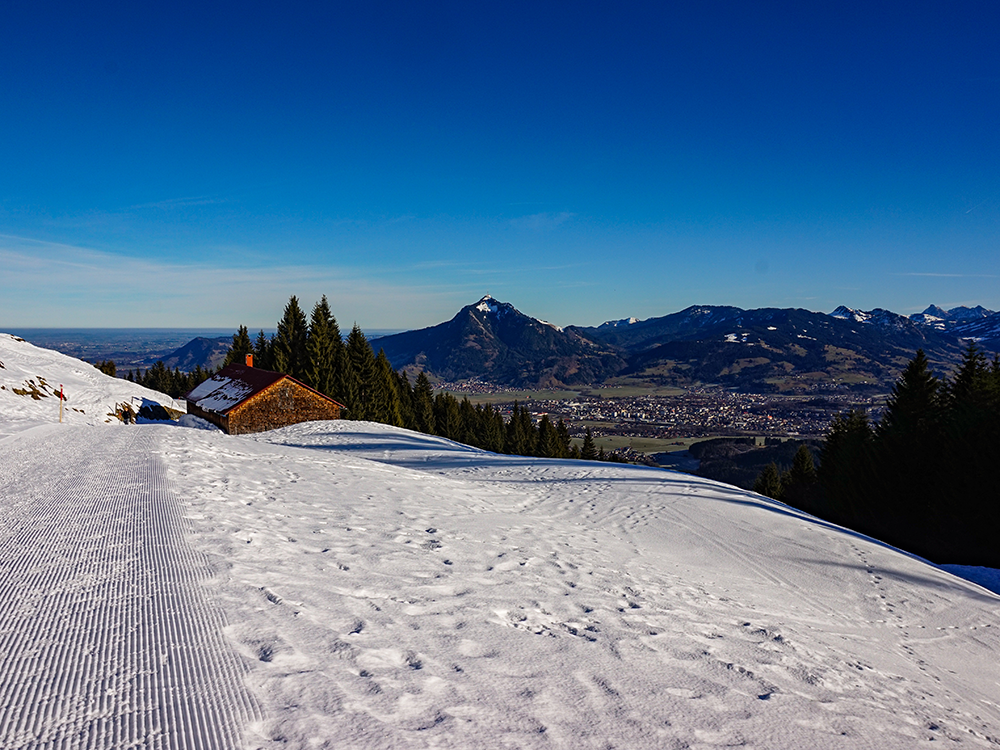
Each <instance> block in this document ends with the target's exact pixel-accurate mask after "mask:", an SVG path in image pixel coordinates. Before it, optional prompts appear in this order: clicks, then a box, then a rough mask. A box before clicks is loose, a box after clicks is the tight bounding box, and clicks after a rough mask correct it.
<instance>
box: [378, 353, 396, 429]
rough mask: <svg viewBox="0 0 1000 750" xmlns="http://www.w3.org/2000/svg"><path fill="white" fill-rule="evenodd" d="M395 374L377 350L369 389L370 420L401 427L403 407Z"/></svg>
mask: <svg viewBox="0 0 1000 750" xmlns="http://www.w3.org/2000/svg"><path fill="white" fill-rule="evenodd" d="M398 388H399V385H398V383H397V380H396V372H395V370H393V369H392V365H391V364H389V358H388V357H386V356H385V350H384V349H379V352H378V356H377V357H376V358H375V378H374V382H373V384H372V388H371V394H372V395H371V419H373V420H374V421H376V422H382V423H383V424H391V425H393V426H395V427H402V426H403V405H402V403H401V401H400V398H399V390H398Z"/></svg>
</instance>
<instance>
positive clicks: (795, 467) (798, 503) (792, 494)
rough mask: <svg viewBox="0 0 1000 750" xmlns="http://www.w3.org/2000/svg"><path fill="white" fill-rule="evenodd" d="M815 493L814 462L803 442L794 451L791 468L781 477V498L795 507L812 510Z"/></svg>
mask: <svg viewBox="0 0 1000 750" xmlns="http://www.w3.org/2000/svg"><path fill="white" fill-rule="evenodd" d="M816 495H817V485H816V464H815V462H814V461H813V456H812V453H811V452H810V450H809V448H808V447H807V446H806V445H805V443H803V444H802V445H800V446H799V448H798V450H797V451H795V456H794V457H793V458H792V468H791V469H789V470H788V472H787V473H786V474H785V475H782V477H781V500H782V502H784V503H787V504H788V505H791V506H792V507H795V508H801V509H802V510H812V508H813V505H814V504H815V502H816Z"/></svg>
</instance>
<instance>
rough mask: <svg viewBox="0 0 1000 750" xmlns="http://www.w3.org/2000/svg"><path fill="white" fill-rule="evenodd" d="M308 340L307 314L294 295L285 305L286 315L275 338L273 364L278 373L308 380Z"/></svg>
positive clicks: (283, 316) (282, 317)
mask: <svg viewBox="0 0 1000 750" xmlns="http://www.w3.org/2000/svg"><path fill="white" fill-rule="evenodd" d="M306 340H307V324H306V314H305V313H304V312H302V308H301V307H299V300H298V298H297V297H296V296H295V295H294V294H293V295H292V296H291V297H290V298H289V300H288V304H287V305H285V312H284V315H282V316H281V320H279V321H278V332H277V334H275V337H274V342H273V350H274V353H273V364H274V369H275V371H276V372H281V373H284V374H286V375H291V376H292V377H293V378H295V379H296V380H301V381H303V382H304V381H306V380H307V379H308V374H307V370H308V367H309V357H308V354H307V352H306Z"/></svg>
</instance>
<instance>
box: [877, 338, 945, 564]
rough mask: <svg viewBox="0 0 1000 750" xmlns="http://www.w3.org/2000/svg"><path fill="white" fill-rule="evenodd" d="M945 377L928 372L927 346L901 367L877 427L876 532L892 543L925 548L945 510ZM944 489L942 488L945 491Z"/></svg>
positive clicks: (932, 542) (914, 549)
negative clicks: (940, 466) (940, 465)
mask: <svg viewBox="0 0 1000 750" xmlns="http://www.w3.org/2000/svg"><path fill="white" fill-rule="evenodd" d="M943 401H944V399H943V398H942V389H941V382H940V381H939V380H938V379H937V378H936V377H934V375H933V374H931V372H930V368H929V363H928V361H927V357H926V356H925V355H924V352H923V350H917V353H916V356H915V357H914V358H913V359H912V360H911V361H910V363H909V364H908V365H907V366H906V368H905V369H904V370H903V373H902V375H900V378H899V380H898V381H897V382H896V384H895V386H893V389H892V394H891V395H890V396H889V399H888V401H887V402H886V408H885V412H884V413H883V415H882V419H881V421H880V422H879V425H878V427H877V429H876V438H877V440H876V451H875V463H876V468H877V475H878V479H879V483H878V484H879V486H878V487H877V492H876V493H875V494H874V498H875V500H876V503H877V504H876V507H875V508H874V509H873V510H874V511H875V516H876V519H877V523H876V530H875V531H874V533H876V534H877V535H878V536H880V538H883V539H885V540H886V541H889V542H890V543H897V544H902V540H904V539H905V540H910V541H907V544H910V545H911V546H910V548H911V549H913V551H915V552H917V553H918V554H927V552H926V550H927V545H928V544H932V545H933V544H934V540H933V539H932V536H933V534H934V532H933V530H932V528H933V526H934V525H935V523H939V522H940V520H941V517H942V514H943V513H944V512H945V511H944V509H943V508H942V507H941V499H942V497H943V496H947V492H946V488H945V487H943V486H942V484H943V477H942V476H941V472H940V471H939V470H938V469H937V467H936V464H937V462H938V460H940V451H941V448H942V446H943V439H944V432H945V431H944V426H945V424H944V411H943ZM943 491H944V492H943Z"/></svg>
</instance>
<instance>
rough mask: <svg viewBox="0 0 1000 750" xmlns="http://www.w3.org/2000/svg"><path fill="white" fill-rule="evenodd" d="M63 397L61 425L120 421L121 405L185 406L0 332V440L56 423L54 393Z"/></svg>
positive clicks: (55, 398) (67, 357) (57, 413)
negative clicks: (147, 402)
mask: <svg viewBox="0 0 1000 750" xmlns="http://www.w3.org/2000/svg"><path fill="white" fill-rule="evenodd" d="M60 386H62V388H63V393H64V395H65V397H66V400H65V402H64V403H63V417H62V419H63V422H64V423H67V424H105V423H115V424H120V422H119V421H118V420H117V419H116V418H115V416H114V414H115V411H116V409H117V408H118V406H119V405H120V404H128V405H130V406H132V408H133V409H134V410H135V411H138V410H139V407H140V406H141V405H142V403H143V400H144V399H146V400H148V401H154V402H156V403H159V404H162V405H164V406H169V407H171V408H173V409H178V410H180V411H184V409H185V407H184V405H183V404H181V403H179V402H175V401H174V400H173V399H171V398H170V397H169V396H166V395H164V394H162V393H158V392H157V391H152V390H150V389H149V388H144V387H142V386H141V385H136V384H135V383H130V382H128V381H127V380H122V379H120V378H112V377H110V376H108V375H105V374H104V373H103V372H101V371H100V370H98V369H97V368H96V367H94V366H93V365H91V364H88V363H86V362H83V361H81V360H79V359H75V358H73V357H69V356H67V355H65V354H61V353H59V352H56V351H53V350H51V349H42V348H41V347H38V346H35V345H34V344H30V343H28V342H27V341H24V340H23V339H20V338H18V337H16V336H12V335H11V334H9V333H0V437H3V436H6V435H11V434H14V433H15V432H19V431H21V430H24V429H27V428H29V427H33V426H36V425H39V424H51V423H53V422H55V423H58V422H59V396H58V394H59V388H60Z"/></svg>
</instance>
